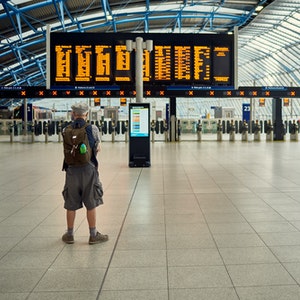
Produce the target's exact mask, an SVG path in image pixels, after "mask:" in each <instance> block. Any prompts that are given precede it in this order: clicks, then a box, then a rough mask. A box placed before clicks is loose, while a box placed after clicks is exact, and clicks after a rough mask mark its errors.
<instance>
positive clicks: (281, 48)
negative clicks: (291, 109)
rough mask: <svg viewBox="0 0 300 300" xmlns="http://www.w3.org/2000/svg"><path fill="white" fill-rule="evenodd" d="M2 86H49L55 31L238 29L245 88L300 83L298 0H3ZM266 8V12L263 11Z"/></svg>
mask: <svg viewBox="0 0 300 300" xmlns="http://www.w3.org/2000/svg"><path fill="white" fill-rule="evenodd" d="M0 4H1V5H0V40H1V42H0V66H1V67H0V85H2V86H4V85H5V86H27V85H28V86H42V85H46V43H45V40H46V26H47V25H48V24H49V25H51V28H52V31H72V32H74V31H80V32H125V31H126V32H145V33H147V32H149V33H151V32H153V33H154V32H167V33H177V32H178V33H195V34H202V33H216V34H217V33H232V32H233V30H234V28H235V27H237V28H238V29H239V30H238V70H239V72H238V73H239V74H238V80H239V82H238V85H239V86H252V85H256V86H265V85H272V86H282V85H291V86H299V85H300V77H299V73H300V71H299V66H300V43H299V40H300V30H299V28H300V1H299V0H274V1H272V0H271V1H267V0H241V1H237V0H226V1H225V0H206V1H151V2H150V1H149V0H148V1H138V0H135V1H122V0H121V1H116V0H111V1H108V0H102V1H99V0H98V1H96V0H92V1H88V0H57V1H50V0H47V1H40V0H35V1H20V0H12V1H6V0H0ZM259 8H260V9H261V8H262V10H260V11H259Z"/></svg>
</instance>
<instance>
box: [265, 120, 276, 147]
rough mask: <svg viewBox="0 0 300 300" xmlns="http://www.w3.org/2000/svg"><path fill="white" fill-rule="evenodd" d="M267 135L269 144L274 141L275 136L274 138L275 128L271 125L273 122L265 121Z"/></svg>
mask: <svg viewBox="0 0 300 300" xmlns="http://www.w3.org/2000/svg"><path fill="white" fill-rule="evenodd" d="M264 128H265V134H266V140H267V141H268V142H270V141H273V136H274V127H273V125H272V123H271V120H269V121H265V126H264Z"/></svg>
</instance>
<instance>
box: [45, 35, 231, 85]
mask: <svg viewBox="0 0 300 300" xmlns="http://www.w3.org/2000/svg"><path fill="white" fill-rule="evenodd" d="M137 37H142V38H143V41H144V42H146V41H147V40H152V42H153V49H152V51H151V52H149V51H148V50H147V49H144V50H143V58H142V60H143V61H142V69H143V81H144V84H145V85H148V86H171V87H174V86H175V87H176V86H177V87H185V86H188V87H192V88H195V89H196V88H201V87H216V86H221V87H234V84H235V83H234V77H235V76H234V52H235V51H234V36H233V35H227V34H204V35H201V34H162V33H155V34H154V33H153V34H134V33H56V32H54V33H51V34H50V50H51V51H50V87H51V88H62V89H63V88H68V89H69V88H75V89H76V88H78V87H79V88H85V87H86V88H97V87H101V86H106V87H107V86H114V87H116V86H119V87H126V86H132V85H134V84H135V71H136V65H135V64H136V62H135V50H134V47H133V51H131V52H129V51H128V50H127V48H126V40H132V41H133V42H135V39H136V38H137ZM144 44H145V43H144Z"/></svg>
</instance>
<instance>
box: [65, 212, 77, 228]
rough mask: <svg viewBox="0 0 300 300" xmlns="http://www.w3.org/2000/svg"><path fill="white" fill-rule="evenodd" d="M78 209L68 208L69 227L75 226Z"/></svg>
mask: <svg viewBox="0 0 300 300" xmlns="http://www.w3.org/2000/svg"><path fill="white" fill-rule="evenodd" d="M75 216H76V210H67V226H68V229H73V228H74V222H75Z"/></svg>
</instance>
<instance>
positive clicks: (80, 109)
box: [71, 102, 89, 119]
mask: <svg viewBox="0 0 300 300" xmlns="http://www.w3.org/2000/svg"><path fill="white" fill-rule="evenodd" d="M71 108H72V114H73V116H74V118H75V119H76V118H86V117H87V115H88V110H89V106H88V105H87V104H86V103H84V102H79V103H75V104H73V105H72V106H71Z"/></svg>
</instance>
